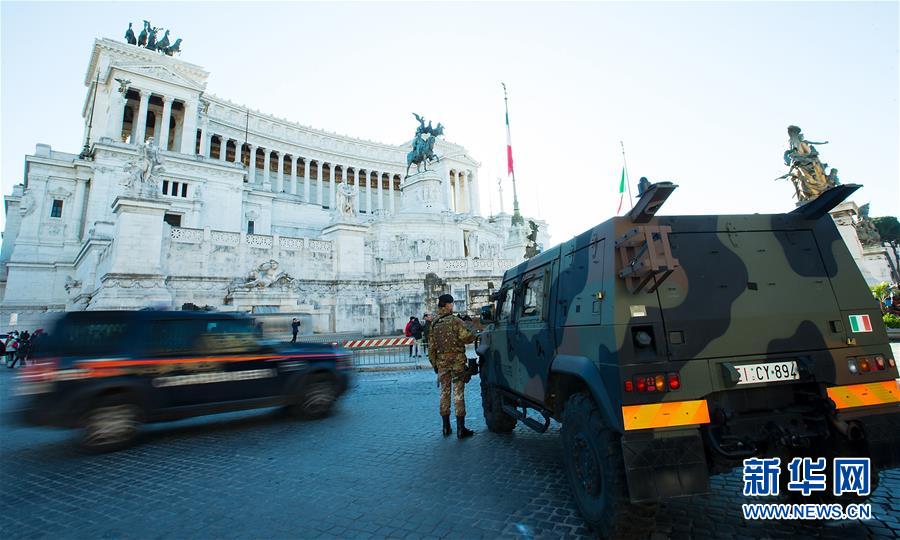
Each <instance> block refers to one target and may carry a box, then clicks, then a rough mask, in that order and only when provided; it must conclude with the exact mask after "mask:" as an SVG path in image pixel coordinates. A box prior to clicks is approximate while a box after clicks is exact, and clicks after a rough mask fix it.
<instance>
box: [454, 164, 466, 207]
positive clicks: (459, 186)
mask: <svg viewBox="0 0 900 540" xmlns="http://www.w3.org/2000/svg"><path fill="white" fill-rule="evenodd" d="M462 179H463V173H462V171H456V213H457V214H462V213H463V212H465V208H464V205H463V192H462Z"/></svg>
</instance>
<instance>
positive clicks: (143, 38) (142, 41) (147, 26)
mask: <svg viewBox="0 0 900 540" xmlns="http://www.w3.org/2000/svg"><path fill="white" fill-rule="evenodd" d="M149 33H150V22H149V21H144V29H143V30H141V35H140V36H138V47H143V46H144V45H146V44H147V35H148V34H149Z"/></svg>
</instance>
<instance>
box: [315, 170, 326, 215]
mask: <svg viewBox="0 0 900 540" xmlns="http://www.w3.org/2000/svg"><path fill="white" fill-rule="evenodd" d="M322 165H323V163H322V160H316V204H318V205H319V206H321V207H322V208H324V207H325V201H324V198H325V181H324V180H325V178H324V177H323V176H322Z"/></svg>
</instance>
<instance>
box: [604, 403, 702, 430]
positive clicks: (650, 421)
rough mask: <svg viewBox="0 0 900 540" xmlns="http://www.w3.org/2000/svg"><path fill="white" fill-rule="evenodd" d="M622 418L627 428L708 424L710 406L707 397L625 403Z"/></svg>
mask: <svg viewBox="0 0 900 540" xmlns="http://www.w3.org/2000/svg"><path fill="white" fill-rule="evenodd" d="M622 420H623V421H624V423H625V429H626V430H633V429H650V428H660V427H673V426H689V425H692V424H708V423H709V407H707V405H706V400H705V399H700V400H696V401H671V402H668V403H651V404H647V405H625V406H623V407H622Z"/></svg>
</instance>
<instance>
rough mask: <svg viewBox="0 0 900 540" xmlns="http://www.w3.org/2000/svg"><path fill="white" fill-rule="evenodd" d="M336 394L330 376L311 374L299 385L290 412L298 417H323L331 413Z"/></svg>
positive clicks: (335, 387)
mask: <svg viewBox="0 0 900 540" xmlns="http://www.w3.org/2000/svg"><path fill="white" fill-rule="evenodd" d="M337 395H338V392H337V385H336V384H335V382H334V379H333V378H332V377H331V376H329V375H324V374H322V375H312V376H311V378H310V379H309V380H308V381H307V382H306V384H303V385H301V386H300V389H299V391H298V392H297V395H296V396H295V397H294V403H293V405H291V413H292V414H293V415H294V416H297V417H300V418H323V417H325V416H328V415H329V414H331V410H332V409H333V408H334V402H335V401H337Z"/></svg>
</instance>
